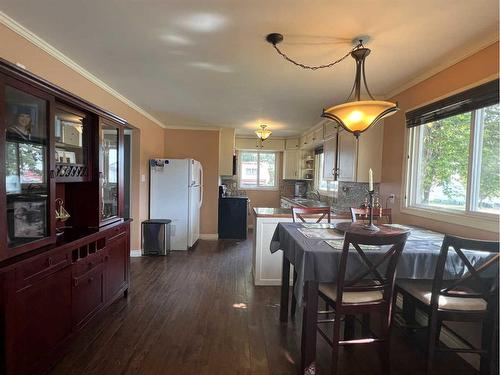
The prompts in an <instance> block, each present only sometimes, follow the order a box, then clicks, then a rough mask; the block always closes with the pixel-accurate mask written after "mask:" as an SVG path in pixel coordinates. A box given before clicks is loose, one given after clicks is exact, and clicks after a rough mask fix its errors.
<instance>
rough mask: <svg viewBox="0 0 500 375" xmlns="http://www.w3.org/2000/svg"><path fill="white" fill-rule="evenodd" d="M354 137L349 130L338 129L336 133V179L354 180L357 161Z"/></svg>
mask: <svg viewBox="0 0 500 375" xmlns="http://www.w3.org/2000/svg"><path fill="white" fill-rule="evenodd" d="M356 146H357V144H356V138H355V137H354V136H353V135H352V134H351V133H349V132H347V131H345V130H343V131H339V133H338V135H337V180H338V181H343V182H354V181H356V161H357V147H356Z"/></svg>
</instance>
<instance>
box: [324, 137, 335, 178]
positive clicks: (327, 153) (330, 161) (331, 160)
mask: <svg viewBox="0 0 500 375" xmlns="http://www.w3.org/2000/svg"><path fill="white" fill-rule="evenodd" d="M323 178H324V179H325V180H327V181H335V180H336V179H337V135H336V134H335V136H334V137H332V138H329V139H328V140H326V141H325V142H324V143H323Z"/></svg>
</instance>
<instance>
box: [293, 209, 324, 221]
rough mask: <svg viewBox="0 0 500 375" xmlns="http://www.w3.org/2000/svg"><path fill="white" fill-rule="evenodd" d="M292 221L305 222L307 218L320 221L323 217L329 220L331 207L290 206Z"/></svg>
mask: <svg viewBox="0 0 500 375" xmlns="http://www.w3.org/2000/svg"><path fill="white" fill-rule="evenodd" d="M292 214H293V222H294V223H299V222H302V223H307V220H306V219H308V218H310V219H312V220H315V222H316V223H320V222H321V221H323V220H324V219H326V220H327V221H328V223H330V222H331V209H330V207H311V208H304V207H292Z"/></svg>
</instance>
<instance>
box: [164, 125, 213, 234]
mask: <svg viewBox="0 0 500 375" xmlns="http://www.w3.org/2000/svg"><path fill="white" fill-rule="evenodd" d="M163 156H164V157H166V158H172V159H174V158H175V159H184V158H191V159H196V160H198V161H199V162H200V163H201V165H202V166H203V205H202V207H201V219H200V234H217V233H218V230H217V226H218V223H217V220H218V199H219V131H218V130H180V129H166V130H165V149H164V153H163Z"/></svg>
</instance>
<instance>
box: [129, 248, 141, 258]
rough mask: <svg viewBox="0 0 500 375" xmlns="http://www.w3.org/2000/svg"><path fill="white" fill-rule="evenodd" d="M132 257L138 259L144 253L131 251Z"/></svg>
mask: <svg viewBox="0 0 500 375" xmlns="http://www.w3.org/2000/svg"><path fill="white" fill-rule="evenodd" d="M130 256H131V257H132V258H137V257H140V256H142V252H141V250H130Z"/></svg>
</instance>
